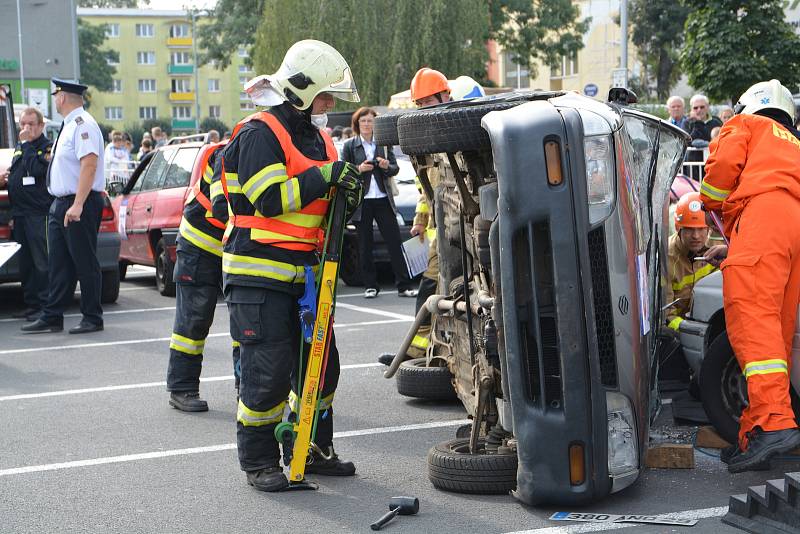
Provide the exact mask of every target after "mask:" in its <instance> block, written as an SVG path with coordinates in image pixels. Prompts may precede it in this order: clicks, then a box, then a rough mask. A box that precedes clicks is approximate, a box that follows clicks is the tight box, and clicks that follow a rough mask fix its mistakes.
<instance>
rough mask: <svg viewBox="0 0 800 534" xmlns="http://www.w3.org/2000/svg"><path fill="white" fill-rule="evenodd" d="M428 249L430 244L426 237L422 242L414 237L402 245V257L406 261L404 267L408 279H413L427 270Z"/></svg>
mask: <svg viewBox="0 0 800 534" xmlns="http://www.w3.org/2000/svg"><path fill="white" fill-rule="evenodd" d="M430 247H431V242H430V241H429V240H428V238H427V236H426V237H425V240H424V241H420V240H419V237H417V236H414V237H412V238H411V239H409V240H408V241H406V242H405V243H403V257H405V259H406V267H407V269H408V276H409V277H410V278H414V277H415V276H417V275H418V274H419V273H422V272H424V271H425V269H427V268H428V249H429V248H430Z"/></svg>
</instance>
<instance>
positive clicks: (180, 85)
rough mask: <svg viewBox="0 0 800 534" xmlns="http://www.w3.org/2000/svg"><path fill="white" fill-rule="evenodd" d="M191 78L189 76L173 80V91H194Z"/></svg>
mask: <svg viewBox="0 0 800 534" xmlns="http://www.w3.org/2000/svg"><path fill="white" fill-rule="evenodd" d="M191 81H192V80H190V79H188V78H178V79H174V80H172V84H171V85H172V92H173V93H189V92H191V91H192V84H191Z"/></svg>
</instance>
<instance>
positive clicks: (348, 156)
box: [341, 107, 417, 299]
mask: <svg viewBox="0 0 800 534" xmlns="http://www.w3.org/2000/svg"><path fill="white" fill-rule="evenodd" d="M374 124H375V111H374V110H373V109H371V108H367V107H362V108H359V109H358V110H356V112H355V113H353V119H352V126H353V132H354V134H355V135H354V136H353V137H352V138H350V139H348V140H347V142H346V143H345V144H344V147H343V148H342V154H341V159H342V160H343V161H347V162H349V163H352V164H354V165H357V166H358V170H359V172H361V179H362V180H363V182H364V191H365V194H364V202H363V203H362V204H361V207H360V208H359V209H358V210H357V211H356V212H355V213H354V214H353V218H352V221H353V222H354V223H355V225H356V229H357V231H358V253H359V254H358V255H359V261H360V266H361V276H362V279H363V281H364V286H365V287H366V290H365V291H364V298H368V299H370V298H375V297H377V296H378V292H379V291H380V287H379V286H378V281H377V276H376V272H375V261H374V259H373V255H372V248H373V234H372V221H373V220H374V221H375V222H377V224H378V230H379V231H380V233H381V235H382V236H383V240H384V241H385V242H386V248H387V249H388V250H389V257H390V259H391V262H392V270H393V271H394V278H395V280H396V282H397V294H398V296H400V297H415V296H416V295H417V290H416V289H415V288H414V287H413V282H411V280H410V279H409V278H408V269H407V268H406V261H405V258H404V257H403V251H402V246H403V244H402V242H401V241H400V228H399V227H398V226H397V210H396V208H395V205H394V197H393V194H392V189H391V186H390V183H389V180H390V178H391V177H392V176H394V175H396V174H397V173H398V171H399V170H400V168H399V167H398V166H397V160H396V159H395V157H394V154H393V153H392V148H391V147H385V146H376V145H375V142H374V141H373V139H372V129H373V126H374Z"/></svg>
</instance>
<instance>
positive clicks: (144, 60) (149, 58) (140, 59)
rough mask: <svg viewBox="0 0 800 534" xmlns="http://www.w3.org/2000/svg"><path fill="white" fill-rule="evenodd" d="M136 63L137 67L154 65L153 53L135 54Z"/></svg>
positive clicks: (154, 57)
mask: <svg viewBox="0 0 800 534" xmlns="http://www.w3.org/2000/svg"><path fill="white" fill-rule="evenodd" d="M136 63H137V64H139V65H155V64H156V53H155V52H136Z"/></svg>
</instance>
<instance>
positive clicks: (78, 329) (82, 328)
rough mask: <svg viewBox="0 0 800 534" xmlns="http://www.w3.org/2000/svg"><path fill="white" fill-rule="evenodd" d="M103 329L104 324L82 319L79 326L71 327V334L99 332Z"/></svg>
mask: <svg viewBox="0 0 800 534" xmlns="http://www.w3.org/2000/svg"><path fill="white" fill-rule="evenodd" d="M102 329H103V325H102V324H94V323H90V322H89V321H81V322H80V324H78V326H74V327H72V328H70V329H69V333H70V334H88V333H89V332H99V331H101V330H102Z"/></svg>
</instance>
